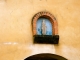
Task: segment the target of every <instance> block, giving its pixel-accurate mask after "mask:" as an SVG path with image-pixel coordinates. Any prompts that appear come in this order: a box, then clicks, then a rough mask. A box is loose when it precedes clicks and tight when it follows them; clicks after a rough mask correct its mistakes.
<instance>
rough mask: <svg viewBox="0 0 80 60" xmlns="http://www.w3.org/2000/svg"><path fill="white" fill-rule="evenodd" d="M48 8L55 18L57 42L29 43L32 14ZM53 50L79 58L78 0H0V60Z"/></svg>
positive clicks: (31, 36)
mask: <svg viewBox="0 0 80 60" xmlns="http://www.w3.org/2000/svg"><path fill="white" fill-rule="evenodd" d="M40 11H48V12H50V13H51V14H53V15H54V16H55V17H56V19H57V21H58V30H59V31H58V33H59V36H60V40H59V44H58V45H54V44H53V45H52V44H33V34H32V24H31V22H32V17H33V16H34V15H35V14H36V13H38V12H40ZM38 53H53V54H58V55H61V56H63V57H65V58H67V59H69V60H80V0H0V60H24V59H25V58H27V57H29V56H31V55H34V54H38Z"/></svg>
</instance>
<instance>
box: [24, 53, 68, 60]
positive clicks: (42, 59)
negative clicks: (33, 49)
mask: <svg viewBox="0 0 80 60" xmlns="http://www.w3.org/2000/svg"><path fill="white" fill-rule="evenodd" d="M24 60H68V59H66V58H64V57H62V56H60V55H56V54H50V53H41V54H36V55H32V56H30V57H28V58H26V59H24Z"/></svg>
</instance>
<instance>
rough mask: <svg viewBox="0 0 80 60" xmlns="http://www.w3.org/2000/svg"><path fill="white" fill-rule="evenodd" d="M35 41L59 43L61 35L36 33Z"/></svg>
mask: <svg viewBox="0 0 80 60" xmlns="http://www.w3.org/2000/svg"><path fill="white" fill-rule="evenodd" d="M34 43H40V44H58V43H59V35H34Z"/></svg>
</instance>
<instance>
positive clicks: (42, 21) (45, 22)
mask: <svg viewBox="0 0 80 60" xmlns="http://www.w3.org/2000/svg"><path fill="white" fill-rule="evenodd" d="M43 28H44V29H45V30H44V31H45V32H44V34H43V32H42V31H43ZM36 30H37V32H36V33H37V35H52V24H51V22H50V20H49V19H47V18H45V17H40V18H38V20H37V24H36Z"/></svg>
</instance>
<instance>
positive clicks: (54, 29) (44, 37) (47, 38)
mask: <svg viewBox="0 0 80 60" xmlns="http://www.w3.org/2000/svg"><path fill="white" fill-rule="evenodd" d="M40 19H42V20H40ZM40 21H41V23H40ZM44 21H46V22H47V23H46V22H45V25H43V24H42V23H44ZM38 22H39V23H38ZM39 24H41V25H43V26H39V27H38V25H39ZM48 24H49V25H51V26H49V25H48ZM44 26H47V28H46V27H45V28H46V29H47V30H46V29H45V28H44V29H43V30H41V28H42V27H44ZM49 27H51V28H49ZM49 29H50V31H49ZM32 31H33V37H34V43H49V44H58V41H59V35H58V23H57V20H56V18H55V17H54V16H53V15H52V14H51V13H49V12H46V11H42V12H39V13H37V14H35V15H34V17H33V19H32ZM45 31H46V34H45ZM39 33H40V34H39Z"/></svg>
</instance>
